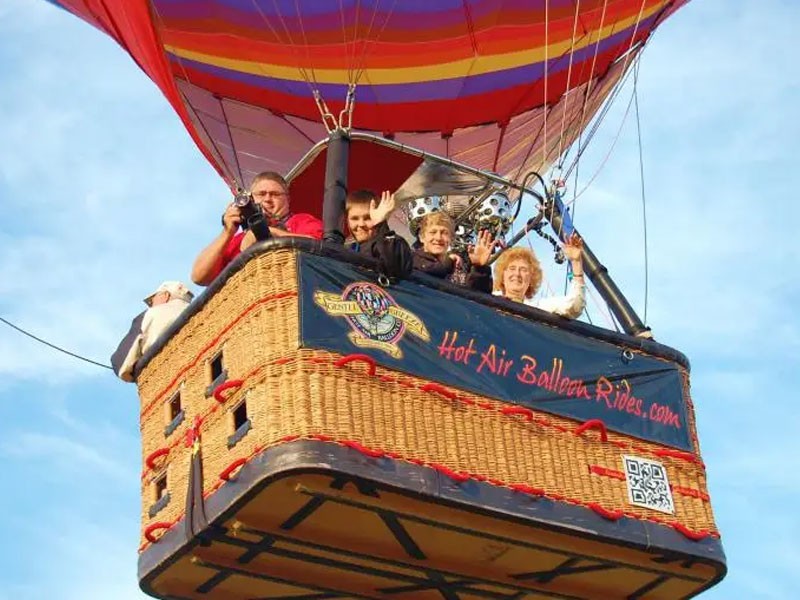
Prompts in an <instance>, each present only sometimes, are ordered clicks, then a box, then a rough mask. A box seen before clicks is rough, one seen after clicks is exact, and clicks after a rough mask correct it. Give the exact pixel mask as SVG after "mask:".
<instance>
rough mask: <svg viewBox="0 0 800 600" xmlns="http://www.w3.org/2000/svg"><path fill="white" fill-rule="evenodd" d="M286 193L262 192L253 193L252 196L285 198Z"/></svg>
mask: <svg viewBox="0 0 800 600" xmlns="http://www.w3.org/2000/svg"><path fill="white" fill-rule="evenodd" d="M285 195H286V192H269V191H266V190H262V191H259V192H253V196H255V197H256V198H280V197H281V196H285Z"/></svg>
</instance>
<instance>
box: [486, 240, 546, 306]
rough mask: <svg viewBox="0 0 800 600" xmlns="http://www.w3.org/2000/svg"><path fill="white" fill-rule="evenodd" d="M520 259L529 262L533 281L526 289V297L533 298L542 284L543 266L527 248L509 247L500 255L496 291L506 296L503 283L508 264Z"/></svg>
mask: <svg viewBox="0 0 800 600" xmlns="http://www.w3.org/2000/svg"><path fill="white" fill-rule="evenodd" d="M518 259H522V260H524V261H525V262H526V263H528V267H529V268H530V270H531V282H530V284H529V285H528V289H527V290H525V297H526V298H533V295H534V294H535V293H536V292H537V291H538V290H539V286H540V285H542V267H541V265H540V264H539V259H538V258H536V255H535V254H534V253H533V251H532V250H528V249H527V248H509V249H508V250H506V251H505V252H503V253H502V254H501V255H500V258H498V259H497V264H496V265H495V268H494V291H496V292H497V291H499V292H502V293H503V295H504V296H505V294H506V288H505V286H504V285H503V278H504V276H505V273H506V269H507V268H508V265H510V264H511V263H512V262H513V261H515V260H518Z"/></svg>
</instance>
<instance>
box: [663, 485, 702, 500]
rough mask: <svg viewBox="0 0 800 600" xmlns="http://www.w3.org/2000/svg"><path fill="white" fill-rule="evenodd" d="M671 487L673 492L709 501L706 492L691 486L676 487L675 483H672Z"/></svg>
mask: <svg viewBox="0 0 800 600" xmlns="http://www.w3.org/2000/svg"><path fill="white" fill-rule="evenodd" d="M671 487H672V491H673V492H675V493H676V494H681V495H683V496H690V497H691V498H698V499H699V500H703V501H704V502H710V501H711V497H710V496H709V495H708V494H706V493H704V492H701V491H700V490H695V489H693V488H685V487H678V486H677V485H673V486H671Z"/></svg>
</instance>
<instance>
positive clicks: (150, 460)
mask: <svg viewBox="0 0 800 600" xmlns="http://www.w3.org/2000/svg"><path fill="white" fill-rule="evenodd" d="M167 454H169V448H159V449H158V450H153V451H152V452H151V453H150V454H148V455H147V458H145V459H144V464H146V465H147V468H148V469H150V470H151V471H152V470H154V469H155V468H156V460H157V459H159V458H161V457H162V456H166V455H167Z"/></svg>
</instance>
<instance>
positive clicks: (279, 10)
mask: <svg viewBox="0 0 800 600" xmlns="http://www.w3.org/2000/svg"><path fill="white" fill-rule="evenodd" d="M573 1H574V0H550V4H549V5H550V10H551V11H555V10H556V9H558V8H560V7H561V6H562V5H571V4H572V2H573ZM153 5H154V7H155V10H156V12H157V14H158V15H159V17H160V18H161V19H163V20H164V21H165V22H166V25H167V26H170V23H169V21H170V19H181V20H186V19H189V20H198V21H200V20H207V19H215V20H218V21H220V24H221V25H223V24H224V23H226V22H227V23H230V24H231V25H236V26H249V27H253V26H255V27H257V28H267V29H270V28H275V29H276V31H279V32H280V33H281V34H283V35H287V36H291V37H292V38H294V37H295V36H297V37H298V39H300V38H301V36H302V33H303V31H305V32H306V33H308V32H326V31H327V32H330V33H334V34H339V33H341V30H342V14H344V21H345V23H346V24H347V25H348V26H352V25H353V23H355V22H356V19H358V22H359V23H360V24H361V25H362V26H364V27H366V26H368V25H369V24H370V22H371V21H372V20H373V15H375V24H376V25H375V26H374V27H373V29H374V32H375V33H376V34H377V31H378V30H380V28H381V27H383V24H384V22H385V21H386V18H387V16H389V15H391V19H390V22H389V28H390V29H392V30H401V31H408V32H409V33H413V34H414V38H415V39H417V36H419V37H420V38H424V37H425V33H426V32H430V31H431V30H434V31H435V30H436V29H439V28H442V27H451V26H453V25H463V27H464V30H465V31H466V29H467V17H466V11H465V8H464V1H463V0H435V1H431V0H343V4H342V6H340V4H339V2H333V1H332V0H297V3H296V2H295V0H275V1H272V0H258V4H257V5H256V4H255V3H254V1H253V0H153ZM298 5H299V7H298ZM468 6H469V14H470V17H471V18H472V20H473V21H476V20H478V19H484V18H487V17H491V16H492V15H499V13H500V11H505V12H509V11H513V12H515V13H522V14H530V15H533V14H535V13H541V11H542V10H543V8H544V0H541V1H540V2H539V3H538V4H537V5H536V6H531V2H530V0H483V1H475V0H473V1H472V2H468ZM390 11H391V12H390ZM262 16H263V17H262ZM263 18H267V19H269V20H270V21H269V24H267V23H264V22H263ZM532 20H533V19H532V18H531V19H525V18H524V17H520V18H519V21H520V22H531V21H532ZM284 27H286V28H287V29H288V33H286V31H285V30H284Z"/></svg>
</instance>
